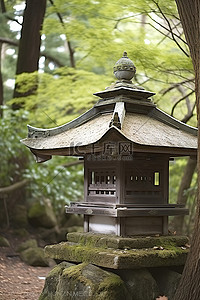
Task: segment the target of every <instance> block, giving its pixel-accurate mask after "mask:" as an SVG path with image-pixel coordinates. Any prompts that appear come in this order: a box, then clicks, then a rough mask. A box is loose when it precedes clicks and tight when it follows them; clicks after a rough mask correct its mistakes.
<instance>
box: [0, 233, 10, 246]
mask: <svg viewBox="0 0 200 300" xmlns="http://www.w3.org/2000/svg"><path fill="white" fill-rule="evenodd" d="M0 247H10V243H9V241H8V240H7V239H6V238H5V237H3V236H1V235H0Z"/></svg>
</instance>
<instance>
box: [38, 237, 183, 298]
mask: <svg viewBox="0 0 200 300" xmlns="http://www.w3.org/2000/svg"><path fill="white" fill-rule="evenodd" d="M187 243H188V239H187V238H186V237H182V236H161V237H159V236H154V237H134V238H121V237H117V236H110V235H103V234H92V233H69V234H68V235H67V241H66V242H62V243H59V244H56V245H48V246H46V247H45V253H46V255H47V256H48V257H51V258H54V259H56V260H59V261H64V262H62V263H61V264H59V265H58V266H56V267H55V268H54V269H53V270H52V271H51V272H50V273H49V275H48V276H47V278H46V281H45V286H44V289H43V292H42V294H41V296H40V298H39V299H40V300H46V299H48V300H65V299H69V300H70V299H79V298H81V299H82V300H84V299H85V300H90V299H91V300H101V299H110V300H121V299H125V300H131V299H134V300H144V299H148V300H155V299H156V298H157V297H159V296H161V295H166V296H167V297H168V299H169V300H170V299H173V295H174V293H175V290H176V288H177V286H178V283H179V280H180V277H181V271H182V270H183V266H184V264H185V260H186V257H187V253H188V246H187Z"/></svg>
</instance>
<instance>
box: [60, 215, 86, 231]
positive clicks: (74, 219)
mask: <svg viewBox="0 0 200 300" xmlns="http://www.w3.org/2000/svg"><path fill="white" fill-rule="evenodd" d="M83 223H84V222H83V216H81V215H76V214H65V222H64V223H63V226H62V227H65V228H66V229H68V227H72V226H80V227H83Z"/></svg>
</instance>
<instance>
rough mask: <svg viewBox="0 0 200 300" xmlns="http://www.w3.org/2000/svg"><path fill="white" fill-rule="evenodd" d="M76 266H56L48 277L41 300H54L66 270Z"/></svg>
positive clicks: (63, 263) (62, 264) (67, 264)
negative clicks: (60, 279) (61, 276)
mask: <svg viewBox="0 0 200 300" xmlns="http://www.w3.org/2000/svg"><path fill="white" fill-rule="evenodd" d="M73 265H74V264H72V263H68V262H62V263H60V264H59V265H57V266H55V267H54V268H53V269H52V270H51V271H50V272H49V274H48V275H47V277H46V280H45V285H44V288H43V291H42V293H41V295H40V297H39V300H54V299H55V293H56V289H57V285H58V282H59V277H60V275H62V272H63V270H64V269H66V268H69V267H71V266H73Z"/></svg>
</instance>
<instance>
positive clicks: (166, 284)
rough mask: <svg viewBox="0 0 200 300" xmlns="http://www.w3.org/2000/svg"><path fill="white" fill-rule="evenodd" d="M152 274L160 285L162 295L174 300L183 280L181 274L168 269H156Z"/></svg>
mask: <svg viewBox="0 0 200 300" xmlns="http://www.w3.org/2000/svg"><path fill="white" fill-rule="evenodd" d="M151 273H152V275H153V277H154V278H155V280H156V282H157V284H158V287H159V290H160V294H161V295H162V294H163V295H165V296H167V297H168V300H172V299H173V296H174V294H175V291H176V289H177V287H178V284H179V281H180V279H181V274H179V273H177V272H175V271H171V270H169V269H168V268H155V269H153V270H152V271H151Z"/></svg>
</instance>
